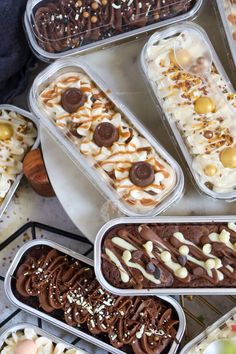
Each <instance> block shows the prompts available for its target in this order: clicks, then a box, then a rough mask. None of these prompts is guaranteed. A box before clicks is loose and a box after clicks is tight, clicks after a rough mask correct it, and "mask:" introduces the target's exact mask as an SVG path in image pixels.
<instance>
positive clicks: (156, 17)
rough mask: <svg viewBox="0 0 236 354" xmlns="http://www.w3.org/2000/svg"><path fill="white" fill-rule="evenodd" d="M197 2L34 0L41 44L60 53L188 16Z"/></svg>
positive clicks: (31, 14) (32, 14)
mask: <svg viewBox="0 0 236 354" xmlns="http://www.w3.org/2000/svg"><path fill="white" fill-rule="evenodd" d="M195 3H196V1H195V0H165V1H164V0H161V1H155V0H53V1H52V0H43V1H39V0H31V1H29V2H28V6H27V15H28V19H29V22H30V25H31V30H32V32H33V33H34V35H35V37H36V39H37V41H38V44H39V45H40V46H41V47H42V48H43V49H45V50H47V51H48V52H52V53H58V52H63V51H66V50H68V49H72V48H76V47H81V46H83V45H86V44H90V43H93V42H96V41H98V40H102V39H106V38H110V37H112V36H115V35H118V34H121V33H126V32H129V31H132V30H135V29H137V28H142V27H145V26H147V25H151V24H155V23H157V22H160V21H163V20H166V19H168V18H172V17H175V16H177V15H181V14H184V13H186V12H188V11H190V10H191V9H192V8H193V7H194V5H195Z"/></svg>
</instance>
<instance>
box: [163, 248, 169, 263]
mask: <svg viewBox="0 0 236 354" xmlns="http://www.w3.org/2000/svg"><path fill="white" fill-rule="evenodd" d="M161 260H162V261H163V262H164V263H167V262H169V261H170V260H171V253H170V252H168V251H163V252H162V253H161Z"/></svg>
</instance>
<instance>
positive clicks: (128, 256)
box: [122, 250, 132, 262]
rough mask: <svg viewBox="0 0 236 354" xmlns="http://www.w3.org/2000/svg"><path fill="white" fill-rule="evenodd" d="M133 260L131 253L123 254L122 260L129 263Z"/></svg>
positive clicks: (125, 252)
mask: <svg viewBox="0 0 236 354" xmlns="http://www.w3.org/2000/svg"><path fill="white" fill-rule="evenodd" d="M131 258H132V255H131V252H130V251H127V250H125V251H124V252H123V255H122V259H123V260H124V261H125V262H128V261H130V260H131Z"/></svg>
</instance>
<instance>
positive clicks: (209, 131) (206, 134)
mask: <svg viewBox="0 0 236 354" xmlns="http://www.w3.org/2000/svg"><path fill="white" fill-rule="evenodd" d="M203 135H204V137H205V138H206V139H211V138H212V137H213V132H212V131H211V130H205V132H204V134H203Z"/></svg>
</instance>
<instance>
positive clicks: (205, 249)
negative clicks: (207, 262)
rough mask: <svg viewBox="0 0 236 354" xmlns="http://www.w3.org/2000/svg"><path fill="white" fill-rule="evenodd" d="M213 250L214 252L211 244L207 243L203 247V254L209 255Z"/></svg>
mask: <svg viewBox="0 0 236 354" xmlns="http://www.w3.org/2000/svg"><path fill="white" fill-rule="evenodd" d="M211 250H212V246H211V244H210V243H206V244H205V245H204V246H203V247H202V252H203V253H204V254H205V255H209V254H210V253H211Z"/></svg>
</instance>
